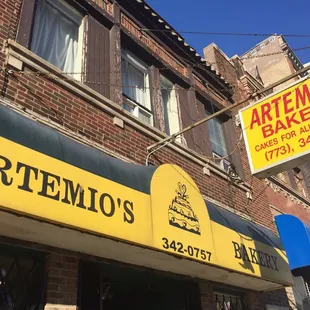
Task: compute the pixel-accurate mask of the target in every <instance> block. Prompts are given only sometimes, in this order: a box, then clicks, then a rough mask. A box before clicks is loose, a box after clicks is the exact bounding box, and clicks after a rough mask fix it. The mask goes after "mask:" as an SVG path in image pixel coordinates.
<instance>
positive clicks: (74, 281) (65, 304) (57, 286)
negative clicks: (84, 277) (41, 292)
mask: <svg viewBox="0 0 310 310" xmlns="http://www.w3.org/2000/svg"><path fill="white" fill-rule="evenodd" d="M78 268H79V259H78V258H77V257H76V256H68V255H65V254H56V253H53V254H50V255H48V256H47V257H46V277H47V284H46V305H45V310H55V309H57V310H76V309H77V306H76V305H77V289H78V288H77V286H78ZM56 305H57V306H56ZM56 307H57V308H56Z"/></svg>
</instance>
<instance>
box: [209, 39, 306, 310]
mask: <svg viewBox="0 0 310 310" xmlns="http://www.w3.org/2000/svg"><path fill="white" fill-rule="evenodd" d="M281 42H282V44H280V43H281ZM284 42H285V39H284V38H283V37H282V36H272V37H270V38H268V39H266V40H264V41H263V42H261V43H259V44H257V45H256V46H255V47H253V48H252V49H251V50H250V51H249V52H247V53H245V54H244V55H243V56H240V57H239V56H237V55H236V56H234V57H232V58H231V59H230V58H228V56H227V55H226V54H225V53H224V52H223V51H222V50H221V49H220V48H219V47H218V46H217V45H216V44H214V43H213V44H210V45H208V46H207V47H206V48H205V49H204V57H205V59H206V60H207V61H208V62H209V63H212V68H213V69H215V70H217V71H218V72H219V73H220V74H222V75H223V77H224V78H225V79H226V80H227V81H228V82H229V83H230V84H231V85H234V86H235V90H236V92H235V96H236V98H235V100H237V101H238V100H242V99H244V98H245V97H246V96H247V95H248V94H250V93H253V92H256V91H259V90H261V89H263V87H264V86H268V85H270V84H272V83H274V82H276V81H278V80H280V79H282V78H284V77H286V76H288V75H290V74H292V73H294V72H296V71H297V70H298V69H300V68H301V67H302V64H301V63H300V62H299V60H298V58H297V57H296V55H295V54H294V53H293V52H292V50H291V48H290V47H289V46H288V45H287V43H286V42H285V44H284ZM280 47H281V48H280ZM284 64H286V65H284ZM296 64H297V65H296ZM273 66H275V70H274V71H273V70H272V68H273ZM277 68H281V71H279V70H278V69H277ZM292 68H293V69H292ZM285 69H287V70H286V71H285ZM270 72H272V74H271V73H270ZM301 77H302V76H301ZM301 77H300V78H301ZM288 83H292V80H290V81H289V82H288ZM281 87H282V88H283V86H279V87H278V88H277V89H280V88H281ZM277 89H274V90H275V91H276V90H277ZM264 95H265V96H266V95H268V94H267V93H266V94H264ZM243 148H244V146H243ZM244 164H246V163H244ZM308 174H309V167H308V164H305V165H303V166H301V167H296V168H295V169H293V170H291V171H286V172H283V173H279V174H278V175H276V176H273V177H270V178H268V179H266V180H265V182H266V190H265V193H266V195H267V198H268V201H269V207H270V212H271V213H272V215H273V217H275V216H277V215H280V214H291V215H294V216H296V217H298V218H299V219H301V220H302V221H303V222H305V223H307V224H309V223H310V222H309V216H310V212H309V185H308V181H307V177H308ZM295 282H296V283H295V288H294V290H295V297H296V300H295V302H296V303H297V304H298V305H300V304H302V296H304V298H307V297H308V296H309V293H308V292H307V290H308V288H307V284H306V283H303V280H302V279H301V278H295ZM296 290H300V291H296ZM304 307H305V305H304ZM305 309H307V308H305Z"/></svg>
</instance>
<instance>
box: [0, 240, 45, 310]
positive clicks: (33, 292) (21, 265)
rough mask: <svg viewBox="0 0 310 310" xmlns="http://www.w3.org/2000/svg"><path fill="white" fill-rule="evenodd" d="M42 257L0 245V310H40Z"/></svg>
mask: <svg viewBox="0 0 310 310" xmlns="http://www.w3.org/2000/svg"><path fill="white" fill-rule="evenodd" d="M44 256H45V255H44V254H42V253H39V252H36V251H32V250H26V249H23V248H18V247H12V246H8V245H1V244H0V310H13V309H14V310H41V309H42V308H43V302H42V301H43V298H42V292H43V286H44V261H45V260H44Z"/></svg>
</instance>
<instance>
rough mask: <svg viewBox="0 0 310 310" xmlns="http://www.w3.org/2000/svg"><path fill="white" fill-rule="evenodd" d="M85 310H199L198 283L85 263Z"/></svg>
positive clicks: (82, 302)
mask: <svg viewBox="0 0 310 310" xmlns="http://www.w3.org/2000/svg"><path fill="white" fill-rule="evenodd" d="M80 266H81V274H80V275H81V276H80V280H81V281H80V285H79V296H80V306H81V310H124V309H128V310H144V309H149V310H189V309H190V310H197V309H200V302H199V300H200V298H199V292H198V289H197V287H196V283H194V282H192V281H188V280H183V279H177V278H173V277H170V276H167V275H162V274H158V273H155V272H154V271H151V270H149V269H145V270H141V269H136V268H134V267H123V266H122V267H120V266H118V265H116V264H115V265H114V264H97V263H89V262H82V263H81V264H80Z"/></svg>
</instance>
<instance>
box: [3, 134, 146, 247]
mask: <svg viewBox="0 0 310 310" xmlns="http://www.w3.org/2000/svg"><path fill="white" fill-rule="evenodd" d="M0 193H1V196H0V197H1V198H0V204H1V205H2V206H3V207H5V208H6V209H10V210H14V211H18V212H22V213H24V214H30V215H32V216H35V217H38V218H42V219H46V220H50V221H52V222H56V223H59V224H63V225H66V226H71V227H75V228H79V229H82V230H87V231H91V232H95V233H99V234H104V235H107V236H112V237H115V238H120V239H124V240H128V241H132V242H134V243H138V244H144V245H150V244H152V228H151V225H150V224H151V211H150V196H149V195H147V194H144V193H141V192H138V191H136V190H133V189H131V188H128V187H125V186H123V185H120V184H118V183H115V182H112V181H110V180H107V179H104V178H102V177H99V176H97V175H94V174H92V173H89V172H87V171H84V170H82V169H79V168H76V167H74V166H71V165H68V164H66V163H64V162H62V161H59V160H57V159H54V158H52V157H49V156H46V155H44V154H41V153H39V152H36V151H34V150H31V149H29V148H26V147H24V146H21V145H19V144H16V143H13V142H11V141H9V140H6V139H4V138H0ZM141 232H143V233H141Z"/></svg>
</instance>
